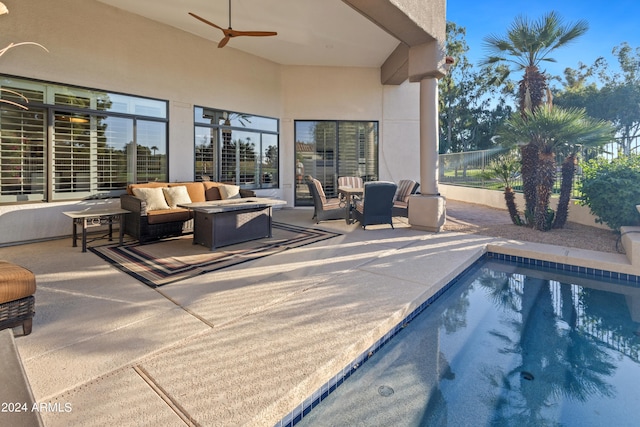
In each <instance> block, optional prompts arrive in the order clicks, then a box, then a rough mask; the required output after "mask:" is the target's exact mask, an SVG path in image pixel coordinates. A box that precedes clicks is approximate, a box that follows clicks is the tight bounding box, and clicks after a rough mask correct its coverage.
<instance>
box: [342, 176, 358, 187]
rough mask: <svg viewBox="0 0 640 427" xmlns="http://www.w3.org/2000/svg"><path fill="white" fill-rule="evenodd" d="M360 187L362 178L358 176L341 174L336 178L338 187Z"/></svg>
mask: <svg viewBox="0 0 640 427" xmlns="http://www.w3.org/2000/svg"><path fill="white" fill-rule="evenodd" d="M340 187H348V188H362V178H360V177H359V176H341V177H340V178H338V188H340Z"/></svg>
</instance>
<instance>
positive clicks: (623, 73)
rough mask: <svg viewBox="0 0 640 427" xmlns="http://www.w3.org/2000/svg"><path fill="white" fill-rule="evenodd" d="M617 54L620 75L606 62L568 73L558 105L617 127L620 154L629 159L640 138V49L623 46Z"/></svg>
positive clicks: (599, 59) (614, 49)
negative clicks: (627, 156)
mask: <svg viewBox="0 0 640 427" xmlns="http://www.w3.org/2000/svg"><path fill="white" fill-rule="evenodd" d="M613 54H614V55H615V56H616V57H617V60H618V65H619V67H620V71H614V70H612V69H611V68H610V67H609V64H608V63H607V61H606V60H605V59H604V58H598V59H597V60H596V61H595V62H594V63H593V65H591V66H589V67H587V66H586V65H584V64H580V65H579V68H578V69H577V70H574V69H571V68H567V69H565V71H564V74H565V80H566V81H565V82H564V86H563V90H561V91H560V92H558V93H557V95H556V97H555V99H554V103H556V104H557V105H560V106H563V107H581V108H585V109H586V110H587V114H589V115H590V116H591V117H595V118H599V119H603V120H608V121H610V122H611V123H613V124H614V126H615V127H616V133H617V135H618V144H619V148H620V152H621V153H622V154H624V155H629V153H630V151H631V146H632V142H633V141H634V140H635V139H636V138H638V136H640V48H635V49H632V48H631V47H630V46H629V45H628V44H627V43H622V44H621V45H620V46H617V47H615V48H613ZM587 82H589V83H588V84H587Z"/></svg>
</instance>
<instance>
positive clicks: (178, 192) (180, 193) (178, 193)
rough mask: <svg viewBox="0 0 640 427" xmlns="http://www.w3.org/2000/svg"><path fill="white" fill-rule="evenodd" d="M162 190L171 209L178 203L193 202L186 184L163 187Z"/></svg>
mask: <svg viewBox="0 0 640 427" xmlns="http://www.w3.org/2000/svg"><path fill="white" fill-rule="evenodd" d="M201 187H202V186H201ZM162 192H163V193H164V198H165V199H166V200H167V204H168V205H169V207H170V208H171V209H175V208H177V207H178V205H182V204H185V203H191V197H189V192H188V191H187V187H185V186H184V185H176V186H171V187H163V188H162ZM203 193H204V191H203Z"/></svg>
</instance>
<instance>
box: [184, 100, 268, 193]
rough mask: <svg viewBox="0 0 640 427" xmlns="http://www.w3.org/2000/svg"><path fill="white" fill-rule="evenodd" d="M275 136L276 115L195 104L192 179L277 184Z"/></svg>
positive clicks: (257, 185)
mask: <svg viewBox="0 0 640 427" xmlns="http://www.w3.org/2000/svg"><path fill="white" fill-rule="evenodd" d="M278 139H279V137H278V120H277V119H272V118H268V117H260V116H253V115H249V114H244V113H237V112H232V111H223V110H215V109H211V108H202V107H196V108H195V143H194V146H195V175H196V179H197V180H209V179H210V180H212V181H219V182H224V183H229V184H235V185H239V186H241V187H243V188H251V189H259V188H274V187H278V185H279V181H280V180H279V172H278V171H279V169H278V164H279V161H278V159H279V148H278V147H279V144H278Z"/></svg>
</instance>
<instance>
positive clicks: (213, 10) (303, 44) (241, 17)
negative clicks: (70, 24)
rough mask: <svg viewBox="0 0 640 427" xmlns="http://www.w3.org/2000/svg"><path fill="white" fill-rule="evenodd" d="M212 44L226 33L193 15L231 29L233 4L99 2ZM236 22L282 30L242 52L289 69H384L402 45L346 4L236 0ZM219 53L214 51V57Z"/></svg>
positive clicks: (236, 41) (233, 45)
mask: <svg viewBox="0 0 640 427" xmlns="http://www.w3.org/2000/svg"><path fill="white" fill-rule="evenodd" d="M98 1H100V2H102V3H105V4H108V5H111V6H113V7H117V8H119V9H123V10H126V11H128V12H131V13H135V14H138V15H141V16H144V17H145V18H148V19H151V20H154V21H158V22H161V23H163V24H166V25H170V26H172V27H175V28H178V29H181V30H183V31H187V32H189V33H192V34H195V35H197V36H199V37H203V38H206V39H208V40H211V41H212V44H211V50H212V51H215V50H216V49H218V47H217V43H218V42H219V41H220V39H221V38H222V37H223V36H222V32H221V31H220V30H218V29H216V28H213V27H210V26H208V25H206V24H204V23H202V22H200V21H198V20H196V19H194V18H193V17H191V16H189V15H188V12H193V13H195V14H197V15H199V16H201V17H203V18H205V19H207V20H209V21H211V22H213V23H215V24H217V25H219V26H220V27H223V28H227V27H228V22H229V11H228V0H179V1H176V0H135V1H134V0H98ZM231 2H232V3H231V5H232V6H231V24H232V27H233V29H235V30H242V31H277V32H278V35H277V36H274V37H237V38H233V39H231V41H230V42H229V44H228V45H227V46H226V47H224V49H239V50H242V51H244V52H247V53H250V54H252V55H256V56H260V57H263V58H265V59H268V60H271V61H274V62H276V63H279V64H284V65H314V66H352V67H379V66H381V65H382V63H383V62H384V61H385V59H387V57H388V56H389V55H390V54H391V52H392V51H393V50H394V49H395V48H396V47H397V46H398V44H399V41H398V40H397V39H396V38H394V37H393V36H391V35H390V34H388V33H387V32H385V31H384V30H382V29H381V28H380V27H378V26H377V25H375V24H374V23H372V22H371V21H369V20H368V19H367V18H365V17H364V16H362V15H360V14H359V13H358V12H357V11H355V10H354V9H352V8H351V7H350V6H348V5H347V4H345V3H344V2H343V1H342V0H231ZM214 53H215V52H212V54H214Z"/></svg>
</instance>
